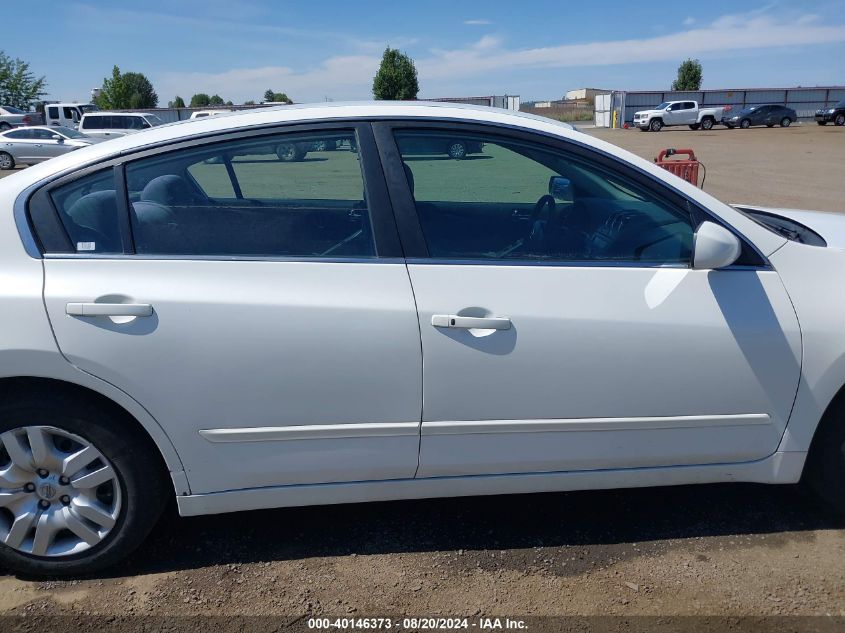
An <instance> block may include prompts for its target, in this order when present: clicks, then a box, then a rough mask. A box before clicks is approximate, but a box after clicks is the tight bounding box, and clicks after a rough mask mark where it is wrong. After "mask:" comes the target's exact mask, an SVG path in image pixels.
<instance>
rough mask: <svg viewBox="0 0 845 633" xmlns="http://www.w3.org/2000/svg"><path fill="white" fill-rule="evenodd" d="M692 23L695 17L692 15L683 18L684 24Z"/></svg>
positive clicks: (690, 24) (689, 24)
mask: <svg viewBox="0 0 845 633" xmlns="http://www.w3.org/2000/svg"><path fill="white" fill-rule="evenodd" d="M693 24H695V18H694V17H692V16H689V17H688V18H687V19H686V20H684V26H692V25H693Z"/></svg>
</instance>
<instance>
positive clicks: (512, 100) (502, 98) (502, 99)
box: [424, 95, 519, 110]
mask: <svg viewBox="0 0 845 633" xmlns="http://www.w3.org/2000/svg"><path fill="white" fill-rule="evenodd" d="M424 101H444V102H446V103H466V104H468V105H478V106H488V107H490V108H504V109H505V110H519V95H498V96H497V95H491V96H489V97H440V98H437V99H424Z"/></svg>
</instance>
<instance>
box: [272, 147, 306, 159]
mask: <svg viewBox="0 0 845 633" xmlns="http://www.w3.org/2000/svg"><path fill="white" fill-rule="evenodd" d="M306 153H307V152H304V151H302V149H301V148H300V147H299V146H298V145H297V144H296V143H279V144H278V145H277V146H276V157H277V158H278V159H279V160H280V161H282V162H283V163H292V162H296V161H300V160H302V159H303V158H305V154H306Z"/></svg>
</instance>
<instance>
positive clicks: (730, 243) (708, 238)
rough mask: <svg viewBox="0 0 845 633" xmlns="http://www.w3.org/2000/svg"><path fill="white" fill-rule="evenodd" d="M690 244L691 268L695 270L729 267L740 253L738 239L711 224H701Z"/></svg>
mask: <svg viewBox="0 0 845 633" xmlns="http://www.w3.org/2000/svg"><path fill="white" fill-rule="evenodd" d="M692 244H693V246H692V267H693V268H695V269H697V270H716V269H718V268H724V267H726V266H730V265H731V264H733V263H734V262H735V261H736V260H737V259H738V258H739V254H740V252H741V251H742V245H741V244H740V242H739V238H738V237H737V236H736V235H734V234H733V233H731V232H730V231H729V230H728V229H726V228H725V227H723V226H719V225H718V224H715V223H713V222H702V223H701V226H699V227H698V230H697V231H696V232H695V235H694V236H693V242H692Z"/></svg>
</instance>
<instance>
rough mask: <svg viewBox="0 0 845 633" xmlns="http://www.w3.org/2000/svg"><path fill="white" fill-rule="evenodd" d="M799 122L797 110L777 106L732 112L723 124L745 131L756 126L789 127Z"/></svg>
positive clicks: (749, 108) (763, 106)
mask: <svg viewBox="0 0 845 633" xmlns="http://www.w3.org/2000/svg"><path fill="white" fill-rule="evenodd" d="M797 120H798V115H797V114H796V112H795V110H793V109H792V108H788V107H786V106H782V105H777V104H768V105H753V106H748V107H747V108H743V109H742V110H740V111H739V112H737V113H736V114H734V113H733V112H731V113H730V114H729V115H726V116H725V118H723V119H722V123H723V124H724V125H726V126H728V127H729V128H731V129H733V128H735V127H740V128H742V129H743V130H745V129H748V128H750V127H752V126H755V125H765V126H766V127H774V126H775V125H780V126H781V127H789V126H790V125H792V123H793V122H795V121H797Z"/></svg>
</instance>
